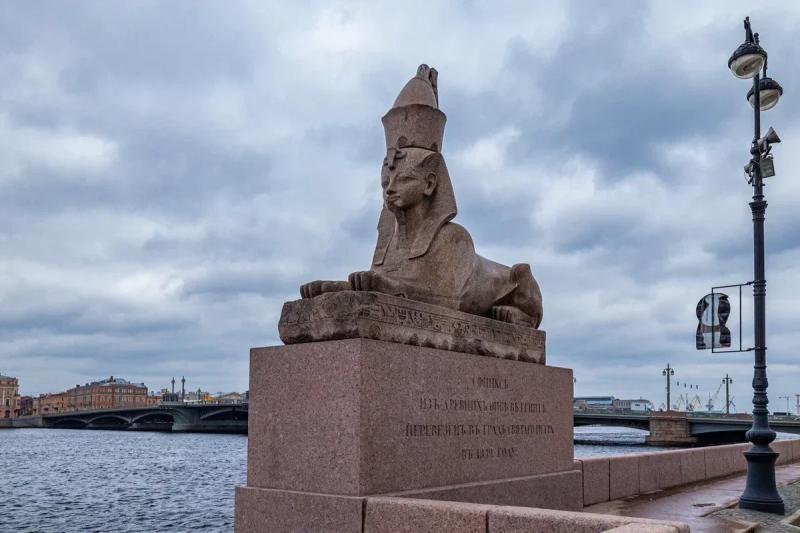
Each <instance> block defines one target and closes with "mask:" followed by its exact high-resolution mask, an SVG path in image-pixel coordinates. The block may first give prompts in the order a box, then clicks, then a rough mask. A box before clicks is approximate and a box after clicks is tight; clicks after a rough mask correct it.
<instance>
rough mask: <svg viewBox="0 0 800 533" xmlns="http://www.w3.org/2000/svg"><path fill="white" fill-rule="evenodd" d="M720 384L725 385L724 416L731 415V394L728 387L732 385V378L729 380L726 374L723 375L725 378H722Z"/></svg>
mask: <svg viewBox="0 0 800 533" xmlns="http://www.w3.org/2000/svg"><path fill="white" fill-rule="evenodd" d="M722 383H724V384H725V414H726V415H729V414H731V393H730V385H731V383H733V378H731V377H730V376H729V375H728V374H725V377H724V378H722Z"/></svg>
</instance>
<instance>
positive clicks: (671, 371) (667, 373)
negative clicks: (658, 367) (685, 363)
mask: <svg viewBox="0 0 800 533" xmlns="http://www.w3.org/2000/svg"><path fill="white" fill-rule="evenodd" d="M661 375H662V376H666V378H667V411H669V410H670V403H669V393H670V388H671V385H672V382H671V381H670V378H672V376H674V375H675V369H674V368H670V366H669V363H667V368H665V369H664V370H662V371H661Z"/></svg>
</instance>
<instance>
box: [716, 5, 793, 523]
mask: <svg viewBox="0 0 800 533" xmlns="http://www.w3.org/2000/svg"><path fill="white" fill-rule="evenodd" d="M744 30H745V42H744V43H742V44H741V45H740V46H739V47H738V48H737V49H736V50H735V51H734V52H733V54H732V55H731V57H730V59H729V60H728V68H730V69H731V72H732V73H733V75H734V76H736V77H737V78H741V79H750V78H752V79H753V87H752V88H751V89H750V91H749V92H748V93H747V100H748V101H749V102H750V104H751V105H752V106H753V124H754V127H753V130H754V133H753V142H752V144H751V148H750V154H751V155H752V157H751V158H750V161H749V162H748V164H747V165H746V166H745V173H746V174H747V176H748V178H749V179H748V183H749V184H751V185H752V186H753V189H754V191H753V201H752V202H750V209H751V211H752V212H753V259H754V261H753V263H754V268H753V271H754V279H753V302H754V318H755V320H754V322H755V326H754V329H755V335H754V336H755V347H754V352H755V364H754V365H753V426H752V427H751V428H750V430H749V431H748V432H747V440H748V441H750V442H751V443H753V447H752V448H750V450H748V451H746V452H744V455H745V458H746V459H747V485H746V487H745V489H744V492H743V493H742V496H741V498H740V499H739V507H741V508H745V509H755V510H758V511H764V512H768V513H776V514H783V513H784V505H783V500H782V499H781V496H780V494H778V489H777V487H776V486H775V460H776V459H777V458H778V454H777V453H776V452H775V451H773V450H772V448H770V446H769V443H770V442H772V441H773V440H775V432H774V431H773V430H772V429H770V427H769V418H768V415H769V410H768V409H767V404H768V403H769V400H768V399H767V386H768V382H767V342H766V294H767V289H766V287H767V282H766V280H765V268H764V262H765V261H764V218H765V215H766V211H767V202H766V200H764V181H763V179H764V178H768V177H771V176H774V175H775V168H774V165H773V161H772V154H770V151H771V149H772V146H771V145H772V144H775V143H778V142H780V138H779V137H778V135H777V134H776V133H775V131H774V130H773V129H772V128H770V129H769V131H768V132H767V135H765V136H764V137H761V111H766V110H768V109H771V108H772V107H774V106H775V104H777V103H778V99H779V98H780V97H781V95H783V88H782V87H781V86H780V85H779V84H778V83H777V82H776V81H775V80H773V79H772V78H769V77H767V52H766V50H764V49H763V48H762V47H761V45H760V44H759V39H758V34H757V33H755V34H754V33H753V30H752V29H751V28H750V17H747V18H745V19H744ZM762 74H763V77H762Z"/></svg>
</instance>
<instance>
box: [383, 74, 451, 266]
mask: <svg viewBox="0 0 800 533" xmlns="http://www.w3.org/2000/svg"><path fill="white" fill-rule="evenodd" d="M437 75H438V73H437V72H436V69H433V68H430V67H429V66H428V65H420V66H419V68H418V69H417V75H416V76H414V77H413V78H411V79H410V80H409V81H408V83H406V85H405V87H403V89H402V90H401V91H400V94H399V95H398V96H397V99H396V100H395V101H394V105H392V108H391V109H390V110H389V111H388V112H387V113H386V114H385V115H384V116H383V118H382V119H381V121H382V122H383V129H384V132H385V135H386V154H387V160H389V162H390V164H392V162H393V161H394V159H395V158H396V157H402V155H404V152H406V151H409V150H413V151H417V150H420V151H425V152H430V154H431V155H435V154H439V156H438V159H439V161H440V164H439V168H438V171H437V173H436V175H437V185H436V191H435V192H434V193H433V197H432V200H431V201H432V202H433V208H432V209H431V213H430V216H429V217H428V219H427V220H426V221H425V223H424V225H423V227H422V228H421V230H420V232H419V234H418V235H417V237H416V238H415V240H414V242H413V243H412V245H411V251H410V254H409V259H413V258H414V257H419V256H421V255H425V253H426V252H427V251H428V249H429V248H430V246H431V243H432V242H433V239H434V238H435V237H436V234H437V233H438V231H439V229H440V228H441V227H442V226H443V225H444V224H446V223H447V222H448V221H449V220H451V219H452V218H453V217H455V216H456V212H457V210H456V199H455V195H454V194H453V186H452V184H451V183H450V175H449V174H448V172H447V167H446V166H445V163H444V159H443V158H442V157H441V155H440V154H441V150H442V142H443V140H444V125H445V122H446V121H447V117H446V116H445V114H444V113H443V112H442V111H441V110H440V109H439V93H438V87H437ZM395 225H396V219H395V216H394V215H393V214H392V212H391V211H389V210H388V209H387V208H386V206H385V205H384V207H383V210H382V211H381V216H380V219H379V220H378V242H377V244H376V246H375V254H374V256H373V259H372V263H373V264H374V265H380V264H383V259H384V257H385V255H386V249H387V247H388V246H389V242H390V241H391V240H392V235H393V234H394V230H395Z"/></svg>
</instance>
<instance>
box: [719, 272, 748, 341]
mask: <svg viewBox="0 0 800 533" xmlns="http://www.w3.org/2000/svg"><path fill="white" fill-rule="evenodd" d="M752 284H753V282H752V281H748V282H747V283H734V284H733V285H719V286H717V287H711V303H712V305H711V324H714V313H715V312H716V309H715V308H714V307H715V306H714V305H713V303H714V290H715V289H730V288H732V287H738V289H739V349H738V350H715V349H714V331H713V329H712V331H711V353H740V352H752V351H753V350H755V348H743V347H742V287H746V286H749V285H752ZM717 294H719V293H717ZM712 328H713V325H712ZM721 334H722V332H720V335H721Z"/></svg>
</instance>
